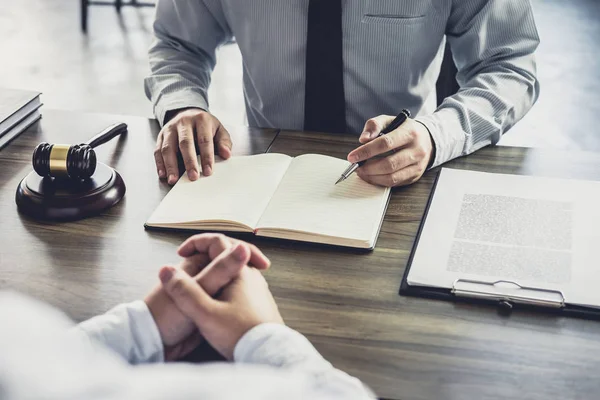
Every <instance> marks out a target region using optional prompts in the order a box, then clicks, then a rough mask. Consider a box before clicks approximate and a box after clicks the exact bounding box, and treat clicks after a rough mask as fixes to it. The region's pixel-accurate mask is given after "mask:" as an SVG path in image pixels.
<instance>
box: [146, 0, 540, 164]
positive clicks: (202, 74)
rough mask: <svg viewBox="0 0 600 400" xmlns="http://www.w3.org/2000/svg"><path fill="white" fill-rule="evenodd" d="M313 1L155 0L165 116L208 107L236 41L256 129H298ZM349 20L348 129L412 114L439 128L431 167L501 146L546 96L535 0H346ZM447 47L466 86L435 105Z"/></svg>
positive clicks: (158, 111) (153, 91) (160, 111)
mask: <svg viewBox="0 0 600 400" xmlns="http://www.w3.org/2000/svg"><path fill="white" fill-rule="evenodd" d="M324 1H325V0H324ZM308 4H309V0H159V1H158V3H157V9H156V20H155V23H154V34H155V40H154V42H153V44H152V46H151V48H150V51H149V55H150V57H149V58H150V69H151V74H150V76H148V77H147V78H146V80H145V89H146V94H147V96H148V97H149V98H150V100H151V101H152V103H153V105H154V112H155V115H156V117H157V118H158V120H159V121H160V122H161V123H163V122H164V119H165V115H166V113H167V111H169V110H175V109H179V108H184V107H199V108H203V109H205V110H208V97H207V91H208V86H209V84H210V76H211V72H212V70H213V68H214V67H215V62H216V61H215V51H216V49H217V48H218V47H219V46H221V45H223V44H225V43H228V42H230V41H231V40H233V39H234V38H235V41H236V42H237V44H238V46H239V48H240V51H241V54H242V58H243V84H244V95H245V101H246V112H247V116H248V122H249V124H250V125H251V126H256V127H265V128H281V129H293V130H302V129H303V123H304V85H305V55H306V33H307V15H308ZM342 24H343V59H344V91H345V102H346V125H347V126H348V128H349V130H350V131H351V132H353V133H356V134H359V133H360V132H362V129H363V126H364V123H365V121H366V120H367V119H369V118H371V117H374V116H377V115H380V114H388V115H396V114H397V113H398V112H399V110H400V109H402V108H407V109H409V110H410V111H411V112H412V113H413V115H415V116H416V119H417V120H419V121H420V122H422V123H423V124H424V125H425V126H426V127H427V128H428V129H429V131H430V133H431V136H432V138H433V141H434V143H435V147H436V156H435V160H434V162H433V166H437V165H440V164H442V163H444V162H446V161H449V160H451V159H453V158H456V157H459V156H462V155H466V154H470V153H472V152H474V151H476V150H478V149H480V148H481V147H484V146H486V145H490V144H495V143H496V142H498V140H499V139H500V137H501V135H502V134H503V133H504V132H506V131H507V130H508V129H510V128H511V127H512V126H513V125H514V124H515V123H516V122H517V121H519V120H520V119H521V118H522V117H523V116H524V115H525V113H526V112H527V111H528V110H529V109H530V108H531V106H532V105H533V103H534V102H535V101H536V99H537V97H538V93H539V84H538V81H537V79H536V67H535V59H534V51H535V49H536V48H537V46H538V44H539V37H538V34H537V29H536V26H535V22H534V18H533V11H532V7H531V3H530V1H529V0H344V1H343V15H342ZM446 40H447V41H448V43H449V44H450V46H451V49H452V52H453V56H454V62H455V63H456V65H457V67H458V71H459V72H458V75H457V80H458V83H459V84H460V87H461V89H460V91H459V92H458V93H457V94H455V95H454V96H451V97H449V98H446V99H445V100H444V101H443V103H442V104H441V105H440V106H439V107H437V109H436V104H437V99H436V91H435V83H436V80H437V77H438V75H439V72H440V66H441V61H442V56H443V51H444V46H445V43H446ZM217 117H218V116H217Z"/></svg>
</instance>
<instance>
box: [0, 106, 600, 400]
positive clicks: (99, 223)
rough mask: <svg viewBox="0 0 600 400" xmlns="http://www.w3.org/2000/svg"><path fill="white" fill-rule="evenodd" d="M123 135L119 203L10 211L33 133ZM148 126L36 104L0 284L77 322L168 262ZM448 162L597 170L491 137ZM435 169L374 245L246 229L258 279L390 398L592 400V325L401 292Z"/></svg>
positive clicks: (322, 147)
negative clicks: (88, 213) (57, 212)
mask: <svg viewBox="0 0 600 400" xmlns="http://www.w3.org/2000/svg"><path fill="white" fill-rule="evenodd" d="M116 121H123V122H126V123H127V124H128V125H129V133H128V135H127V136H126V138H124V139H122V140H121V141H118V142H117V141H115V142H114V143H109V144H106V145H104V146H102V147H101V148H99V149H98V155H99V160H101V161H103V162H105V163H107V164H109V165H112V166H114V167H116V169H117V170H119V172H120V173H121V174H122V175H123V178H124V179H125V182H126V184H127V190H128V191H127V194H126V196H125V199H124V200H123V202H122V203H120V204H119V205H117V206H116V207H114V208H113V209H111V210H109V211H108V212H106V213H105V214H103V215H101V216H99V217H95V218H90V219H87V220H84V221H79V222H75V223H68V224H52V223H39V222H36V221H33V220H31V219H29V218H27V217H23V216H21V215H19V214H18V213H17V210H16V205H15V202H14V193H15V189H16V187H17V184H18V182H19V181H20V179H21V178H22V177H23V176H25V175H26V173H27V172H28V171H29V170H30V168H31V167H30V158H31V151H32V150H33V147H34V146H35V145H36V144H37V143H38V142H40V141H49V142H55V143H61V142H62V143H76V142H81V141H84V140H86V139H88V137H91V136H92V135H93V134H94V133H96V132H98V131H99V130H100V129H102V128H103V127H105V126H106V125H108V124H109V123H112V122H116ZM157 132H158V126H157V125H156V123H155V122H154V121H151V120H147V119H143V118H130V117H117V116H106V115H94V114H80V113H70V112H55V111H49V110H44V118H43V119H42V121H41V122H40V123H38V124H37V125H35V126H33V127H32V128H31V129H29V130H28V131H27V132H26V133H24V134H23V135H22V136H20V137H19V138H17V139H16V140H15V141H14V142H13V143H12V144H10V145H9V146H8V147H7V148H5V149H4V150H3V151H1V152H0V223H1V227H2V229H1V230H0V246H1V252H0V288H11V289H15V290H19V291H22V292H25V293H27V294H30V295H33V296H35V297H37V298H40V299H42V300H44V301H48V302H49V303H51V304H53V305H55V306H58V307H60V308H62V309H63V310H65V311H66V312H67V314H69V315H70V316H71V317H73V318H74V319H75V320H78V321H79V320H82V319H85V318H88V317H91V316H93V315H95V314H98V313H101V312H103V311H106V310H107V309H109V308H110V307H112V306H114V305H116V304H118V303H121V302H124V301H131V300H134V299H138V298H141V297H142V296H144V295H145V294H146V292H147V291H148V290H149V289H150V287H151V286H152V285H154V284H155V283H156V282H157V278H156V273H157V271H158V268H159V267H160V266H161V265H164V264H168V263H171V264H173V263H176V262H177V261H178V258H177V256H176V255H175V249H176V247H177V245H178V244H179V243H180V242H181V241H182V240H183V239H184V238H185V237H186V235H185V234H179V233H160V232H146V231H144V229H143V223H144V221H145V220H146V219H147V218H148V216H149V215H150V214H151V212H152V211H153V210H154V208H155V207H156V206H157V205H158V203H159V202H160V200H161V199H162V197H163V196H164V195H165V193H166V192H167V191H168V186H167V185H166V184H165V183H163V182H161V181H159V180H158V179H157V177H156V172H155V168H154V161H153V158H152V150H153V147H154V138H155V136H156V134H157ZM230 132H232V133H233V134H234V135H233V136H234V137H233V140H234V150H235V153H236V154H253V153H260V152H264V151H266V150H267V149H268V148H269V146H270V145H271V142H273V139H275V140H274V142H273V143H272V146H271V148H270V151H271V152H281V153H286V154H289V155H299V154H304V153H320V154H329V155H334V156H337V157H344V158H345V155H346V154H347V153H348V151H349V150H351V149H352V148H354V147H355V146H356V140H357V138H356V137H347V136H337V135H326V134H317V133H302V132H286V131H282V132H279V134H277V132H276V131H259V130H249V129H247V128H239V129H231V130H230ZM448 166H451V167H456V168H464V169H473V170H479V171H490V172H505V173H515V174H531V175H543V176H552V177H564V178H577V179H592V180H600V155H598V154H594V153H568V152H542V151H536V150H532V149H522V148H510V147H493V148H486V149H483V150H481V151H479V152H478V153H476V154H474V155H472V156H469V157H466V158H461V159H458V160H455V161H453V162H451V163H449V164H448ZM436 173H437V171H436V170H433V171H429V172H428V173H426V174H425V176H424V177H423V178H422V179H421V180H420V181H419V182H417V183H416V184H414V185H412V186H410V187H408V188H400V189H395V190H394V191H393V195H392V199H391V202H390V205H389V208H388V212H387V216H386V219H385V222H384V224H383V228H382V232H381V235H380V237H379V240H378V242H377V247H376V249H375V250H374V251H373V252H363V251H352V250H344V249H339V248H331V247H325V246H315V245H311V244H306V243H294V242H285V241H276V240H269V239H261V238H250V240H251V241H252V242H254V243H255V244H257V245H258V246H260V247H261V248H262V249H263V250H264V251H265V253H266V254H267V256H269V257H270V258H271V260H272V261H273V267H272V268H271V270H270V271H268V272H267V274H266V276H267V280H268V281H269V284H270V288H271V290H272V291H273V293H274V295H275V297H276V300H277V302H278V304H279V306H280V310H281V312H282V315H283V317H284V319H285V321H286V323H287V324H289V325H290V326H291V327H293V328H295V329H298V330H299V331H300V332H302V333H303V334H305V335H307V336H308V338H309V339H310V340H311V341H312V342H313V343H314V345H315V346H316V347H317V349H318V350H319V351H320V352H321V353H322V354H323V356H325V357H326V358H327V359H328V360H330V361H331V362H332V363H333V364H334V365H335V366H337V367H339V368H341V369H343V370H345V371H346V372H348V373H350V374H352V375H355V376H357V377H359V378H360V379H362V380H363V381H364V382H365V383H366V384H368V385H369V386H370V387H371V388H373V390H374V391H375V392H376V393H377V394H378V395H379V396H381V397H383V398H390V399H513V398H520V399H548V398H562V399H592V398H597V397H598V394H599V393H600V381H598V379H597V376H596V371H597V370H598V369H599V368H600V323H598V322H594V321H587V320H581V319H568V318H560V317H555V316H548V315H541V314H532V313H525V312H517V313H513V314H512V315H511V316H510V317H503V316H500V315H498V314H497V313H496V311H495V310H494V309H493V308H489V307H486V306H473V305H461V304H454V303H450V302H443V301H433V300H426V299H420V298H408V297H401V296H399V295H398V288H399V285H400V281H401V278H402V274H403V272H404V268H405V266H406V263H407V260H408V257H409V255H410V251H411V247H412V245H413V242H414V239H415V235H416V233H417V230H418V227H419V223H420V221H421V217H422V214H423V211H424V208H425V204H426V202H427V199H428V197H429V194H430V191H431V187H432V184H433V180H434V177H435V174H436Z"/></svg>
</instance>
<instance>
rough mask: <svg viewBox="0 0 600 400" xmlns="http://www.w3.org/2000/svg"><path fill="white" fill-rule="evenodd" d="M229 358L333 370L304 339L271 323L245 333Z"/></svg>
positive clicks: (280, 365)
mask: <svg viewBox="0 0 600 400" xmlns="http://www.w3.org/2000/svg"><path fill="white" fill-rule="evenodd" d="M233 359H234V361H235V362H241V363H253V364H265V365H269V366H272V367H277V368H281V367H284V368H306V369H311V370H315V369H329V368H333V367H332V366H331V364H330V363H329V362H328V361H327V360H325V359H324V358H323V357H322V356H321V354H319V352H318V351H317V350H316V349H315V348H314V347H313V345H312V344H311V343H310V342H309V341H308V339H307V338H305V337H304V336H303V335H301V334H300V333H298V332H296V331H295V330H293V329H291V328H288V327H287V326H285V325H281V324H275V323H264V324H260V325H258V326H255V327H254V328H252V329H250V330H249V331H248V332H246V333H245V334H244V336H242V338H241V339H240V340H239V341H238V343H237V345H236V346H235V349H234V352H233Z"/></svg>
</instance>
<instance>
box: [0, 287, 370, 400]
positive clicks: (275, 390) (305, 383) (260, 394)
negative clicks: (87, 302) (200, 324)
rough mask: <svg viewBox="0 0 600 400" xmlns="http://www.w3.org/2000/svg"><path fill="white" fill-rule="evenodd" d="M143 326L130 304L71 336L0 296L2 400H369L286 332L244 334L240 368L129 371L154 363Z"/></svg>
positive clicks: (68, 326)
mask: <svg viewBox="0 0 600 400" xmlns="http://www.w3.org/2000/svg"><path fill="white" fill-rule="evenodd" d="M119 318H123V321H120V320H119ZM147 318H148V314H147V313H145V312H144V308H143V307H142V304H141V303H139V302H136V303H132V304H126V305H123V306H119V307H117V308H115V309H113V310H112V311H110V312H109V313H107V314H105V315H102V316H100V317H97V318H93V319H91V320H89V321H86V322H85V323H84V324H81V325H79V326H78V327H77V328H75V329H73V327H72V322H71V321H69V320H68V318H66V317H65V315H64V314H62V313H60V312H59V311H57V310H55V309H52V308H51V307H49V306H47V305H44V304H41V303H39V302H35V301H33V300H31V299H28V298H25V297H23V296H18V295H13V294H6V293H3V292H2V291H0V321H1V324H2V326H1V329H0V354H1V357H0V398H2V400H20V399H37V400H75V399H127V400H138V399H140V400H141V399H144V400H159V399H173V400H192V399H193V400H217V399H218V400H229V399H231V400H234V399H235V400H239V399H244V400H258V399H260V400H280V399H283V398H285V399H286V400H301V399H311V400H325V399H327V400H329V399H357V400H363V399H374V398H375V397H374V396H373V394H372V393H371V392H370V391H369V390H368V389H366V388H365V387H364V386H363V385H362V384H361V383H360V382H359V381H358V380H357V379H355V378H352V377H350V376H348V375H346V374H344V373H343V372H341V371H338V370H336V369H335V368H333V367H332V366H331V365H330V364H329V363H328V362H327V361H325V360H324V359H323V358H322V357H321V356H320V355H319V353H318V352H317V351H316V350H315V349H314V348H313V347H312V345H311V344H310V343H309V342H308V340H306V338H304V337H303V336H302V335H300V334H299V333H297V332H295V331H293V330H291V329H289V328H285V327H283V326H272V325H267V324H265V325H260V326H258V327H256V328H254V329H252V330H251V331H249V332H248V333H247V334H246V335H245V336H244V337H243V338H242V340H241V341H240V343H239V344H238V346H237V347H236V351H235V353H236V356H237V357H238V358H239V360H238V361H242V362H238V363H236V364H231V363H208V364H200V365H193V364H185V363H153V364H143V365H136V366H134V365H130V364H129V363H127V362H125V361H124V358H125V359H128V360H131V359H137V360H144V359H149V358H152V357H151V356H150V355H151V354H154V353H155V350H156V347H155V346H156V343H155V342H153V341H152V340H149V341H146V340H147V337H146V336H145V335H144V334H142V333H141V331H143V329H142V328H143V327H144V322H143V321H145V323H147V322H148V319H147ZM108 327H110V328H108ZM119 332H120V333H121V334H124V335H126V337H125V338H124V341H125V342H127V343H129V344H127V345H125V346H123V345H121V344H119V343H118V340H117V342H115V341H114V339H115V338H116V337H117V335H118V333H119ZM88 335H89V336H88ZM127 335H128V336H127ZM135 338H140V339H141V340H143V341H145V343H146V344H147V345H148V346H149V347H150V351H146V349H143V348H141V346H140V344H132V343H131V341H132V340H135ZM107 342H111V343H110V344H111V345H112V346H113V347H112V348H111V349H107V348H106V347H105V346H104V345H102V343H107ZM133 348H136V349H135V350H132V349H133ZM128 349H129V350H128ZM153 349H154V350H153ZM115 351H116V352H115ZM125 354H127V356H125V357H124V355H125ZM131 354H136V355H135V356H131Z"/></svg>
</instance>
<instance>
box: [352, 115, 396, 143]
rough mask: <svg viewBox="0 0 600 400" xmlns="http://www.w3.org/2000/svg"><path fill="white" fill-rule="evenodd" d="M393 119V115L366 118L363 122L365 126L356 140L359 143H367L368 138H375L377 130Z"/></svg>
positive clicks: (380, 129) (379, 130)
mask: <svg viewBox="0 0 600 400" xmlns="http://www.w3.org/2000/svg"><path fill="white" fill-rule="evenodd" d="M393 120H394V117H392V116H390V115H379V116H377V117H375V118H371V119H368V120H367V122H365V127H364V129H363V132H362V133H361V135H360V138H359V139H358V140H359V141H360V142H361V143H367V142H369V141H370V140H372V139H375V138H376V137H377V135H379V132H381V131H382V130H383V128H385V127H386V126H388V125H389V124H390V123H391V122H392V121H393Z"/></svg>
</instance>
